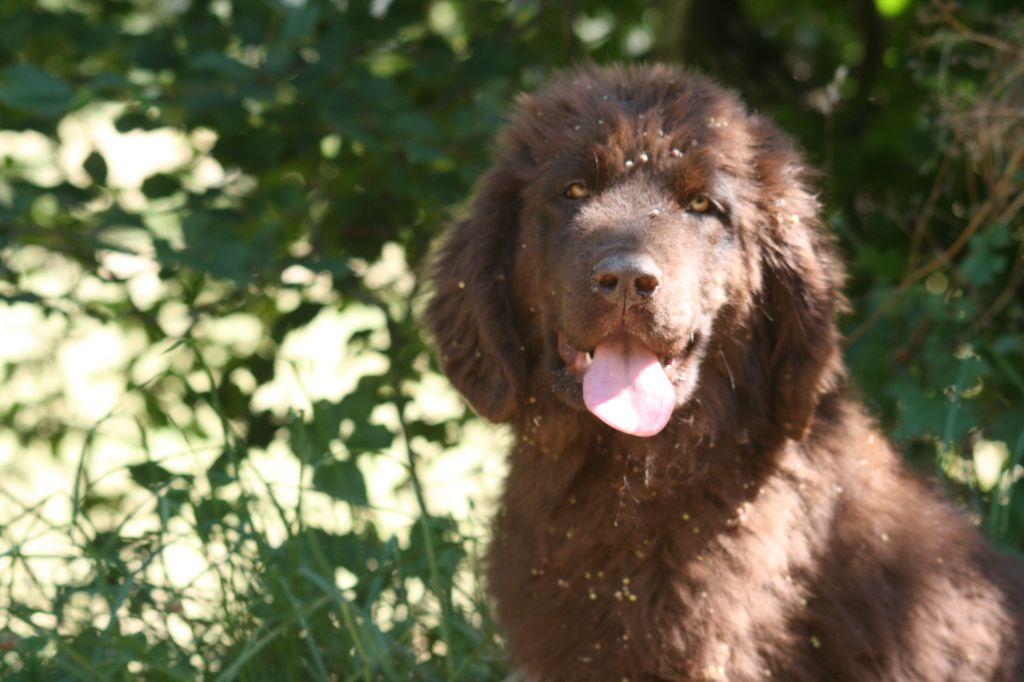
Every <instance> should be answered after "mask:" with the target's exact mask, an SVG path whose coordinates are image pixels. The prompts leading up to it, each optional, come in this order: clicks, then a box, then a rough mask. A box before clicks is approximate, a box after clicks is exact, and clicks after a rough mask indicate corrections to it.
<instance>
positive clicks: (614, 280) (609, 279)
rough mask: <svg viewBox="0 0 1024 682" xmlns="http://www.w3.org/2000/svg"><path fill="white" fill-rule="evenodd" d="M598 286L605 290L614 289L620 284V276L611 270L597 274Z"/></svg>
mask: <svg viewBox="0 0 1024 682" xmlns="http://www.w3.org/2000/svg"><path fill="white" fill-rule="evenodd" d="M597 286H599V287H601V288H602V289H604V290H605V291H614V290H615V288H616V287H617V286H619V278H618V277H617V276H616V275H615V274H613V273H611V272H602V273H601V274H599V275H598V276H597Z"/></svg>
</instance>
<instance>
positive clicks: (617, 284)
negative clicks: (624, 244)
mask: <svg viewBox="0 0 1024 682" xmlns="http://www.w3.org/2000/svg"><path fill="white" fill-rule="evenodd" d="M591 281H592V282H593V285H594V291H596V292H597V293H598V294H600V295H601V296H603V297H604V298H606V299H607V300H609V301H611V302H612V303H620V302H623V301H625V304H626V305H627V306H635V305H639V304H640V303H643V302H644V301H646V300H647V299H649V298H650V297H651V296H652V295H653V294H654V292H655V290H656V289H657V288H658V285H659V284H660V281H661V270H660V269H658V266H657V264H656V263H655V262H654V259H653V258H651V257H650V256H647V255H644V254H628V255H622V254H620V255H615V256H608V257H607V258H605V259H604V260H602V261H601V262H600V263H598V264H597V266H596V267H595V268H594V276H593V278H592V280H591Z"/></svg>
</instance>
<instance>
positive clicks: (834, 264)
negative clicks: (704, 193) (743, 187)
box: [758, 124, 845, 440]
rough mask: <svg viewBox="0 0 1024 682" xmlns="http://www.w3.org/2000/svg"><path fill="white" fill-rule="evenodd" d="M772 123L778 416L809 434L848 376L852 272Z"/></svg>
mask: <svg viewBox="0 0 1024 682" xmlns="http://www.w3.org/2000/svg"><path fill="white" fill-rule="evenodd" d="M765 125H766V126H768V127H769V128H770V129H771V130H770V131H769V134H770V135H771V136H770V137H768V138H762V139H763V140H766V141H767V142H766V144H765V145H764V146H762V148H761V150H762V153H761V155H760V159H759V163H758V170H759V173H760V175H761V181H762V190H763V194H762V201H761V202H760V203H761V206H760V207H759V212H760V214H761V216H762V221H761V229H760V230H759V231H758V234H759V237H760V241H761V253H762V267H763V273H762V277H763V287H764V288H763V298H762V304H763V307H764V315H765V316H766V317H767V325H768V328H769V330H770V331H769V337H770V343H771V351H770V359H769V363H768V381H769V382H770V383H769V386H770V388H769V391H770V396H771V418H772V419H773V421H774V422H775V423H776V424H779V425H780V426H782V428H783V429H784V432H785V434H786V435H787V436H788V437H790V438H793V439H795V440H802V439H803V438H804V437H805V436H806V435H807V433H808V431H809V429H810V426H811V420H812V417H813V415H814V410H815V407H816V406H817V404H818V400H819V398H820V397H821V395H822V394H823V393H825V392H826V391H828V390H830V389H832V388H834V386H835V384H836V383H837V382H838V381H839V380H840V379H841V376H842V371H843V370H842V362H841V358H840V351H839V333H838V330H837V327H836V320H835V318H836V315H837V313H838V312H839V311H840V310H841V309H843V308H844V307H845V299H844V298H843V295H842V284H843V279H844V273H843V268H842V265H840V262H839V260H838V259H837V258H836V256H835V254H834V252H833V246H832V243H831V239H830V238H829V237H828V235H827V233H826V230H825V227H824V225H823V224H822V221H821V218H820V216H819V205H818V201H817V199H816V197H815V196H814V194H813V193H812V192H811V191H810V189H809V188H808V180H807V176H808V175H809V174H810V171H809V170H808V169H807V168H806V166H805V165H804V163H803V161H802V160H801V159H800V157H799V155H798V154H797V153H796V152H795V151H794V150H793V148H792V146H791V143H790V142H789V141H788V139H786V138H785V137H784V136H782V135H781V134H780V133H778V132H776V131H775V130H774V126H770V124H765Z"/></svg>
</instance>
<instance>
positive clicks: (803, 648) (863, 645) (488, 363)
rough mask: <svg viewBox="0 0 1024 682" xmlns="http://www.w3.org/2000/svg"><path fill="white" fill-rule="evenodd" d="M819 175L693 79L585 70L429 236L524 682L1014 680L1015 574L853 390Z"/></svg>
mask: <svg viewBox="0 0 1024 682" xmlns="http://www.w3.org/2000/svg"><path fill="white" fill-rule="evenodd" d="M808 173H809V172H808V170H807V168H806V166H805V165H804V162H803V161H802V159H801V157H800V155H799V154H798V153H797V152H796V151H795V150H794V148H793V146H792V144H791V143H790V141H789V140H788V139H787V138H786V137H784V136H783V135H782V134H780V133H779V131H778V130H777V129H776V128H775V126H773V125H772V124H771V123H770V122H768V121H767V120H765V119H764V118H761V117H760V116H757V115H755V114H751V113H750V112H748V111H747V110H746V109H745V108H744V106H743V105H742V104H741V103H740V102H739V100H738V99H737V98H736V97H735V96H734V95H732V94H731V93H730V92H728V91H726V90H724V89H722V88H721V87H719V86H717V85H715V84H714V83H712V82H710V81H709V80H707V79H705V78H703V77H701V76H698V75H695V74H693V73H691V72H688V71H683V70H677V69H673V68H668V67H662V66H655V67H638V68H615V69H593V68H589V69H582V70H580V71H577V72H574V73H570V74H568V75H564V76H562V77H560V78H558V79H557V80H555V81H554V82H553V83H552V84H551V85H550V86H549V87H548V88H547V89H545V90H544V91H542V92H541V93H539V94H537V95H534V96H529V97H523V98H522V100H521V101H520V102H519V106H518V108H517V110H516V112H515V114H514V116H513V120H512V122H511V124H510V125H509V126H508V128H507V129H506V130H505V132H504V134H503V135H502V137H501V139H500V142H499V148H498V155H497V160H496V161H495V164H494V166H493V168H492V169H491V170H490V171H489V172H488V173H487V175H486V176H485V177H484V178H483V179H482V180H481V181H480V184H479V186H478V188H477V194H476V199H475V201H474V202H473V204H472V209H471V215H470V217H469V218H468V219H467V220H465V221H463V222H461V223H459V224H457V225H455V226H453V227H452V228H451V230H449V232H448V233H447V234H446V235H445V236H444V238H443V240H442V242H441V243H440V245H439V247H438V249H437V250H436V251H435V254H434V258H435V260H434V262H433V264H432V268H433V270H432V277H433V283H434V293H433V298H432V300H431V302H430V305H429V308H428V312H427V321H428V324H429V326H430V330H431V332H432V334H433V336H434V338H435V340H436V342H437V347H438V349H439V353H440V355H441V361H442V365H443V367H444V371H445V372H446V373H447V374H448V376H449V377H450V378H451V381H452V382H453V383H454V384H455V386H456V387H457V388H458V389H459V390H460V391H461V392H462V393H463V394H464V395H465V396H466V398H467V399H468V400H469V402H470V404H472V406H473V407H474V408H475V409H476V411H477V412H479V413H480V414H481V415H482V416H484V417H486V418H488V419H490V420H492V421H496V422H508V423H510V424H511V427H512V429H513V430H514V433H515V435H516V443H515V447H514V448H513V451H512V453H511V463H510V471H509V474H508V479H507V481H506V484H505V492H504V495H503V498H502V508H501V510H500V512H499V514H498V517H497V520H496V525H495V530H494V540H493V542H492V544H491V548H490V553H489V564H488V577H489V587H490V591H491V593H492V594H493V596H494V599H495V603H496V611H497V617H498V620H499V622H500V624H501V625H502V626H503V627H504V629H505V632H506V634H507V638H508V645H509V650H510V652H511V655H512V657H513V659H514V660H515V661H516V663H517V664H518V665H519V666H521V667H522V669H523V670H524V671H526V672H527V673H528V674H529V675H531V676H532V677H534V678H535V679H537V680H543V681H545V682H547V681H562V680H615V681H617V682H618V681H621V680H632V681H633V682H640V681H641V680H703V679H711V680H731V681H734V682H738V681H741V680H765V679H776V680H807V681H812V680H813V681H822V680H851V681H856V682H865V681H868V680H924V681H929V682H934V681H939V680H949V681H954V680H955V681H956V682H967V681H971V680H979V681H980V680H1021V679H1024V654H1022V648H1021V646H1022V637H1024V580H1022V577H1021V576H1022V572H1021V570H1020V568H1019V567H1018V566H1017V565H1016V564H1014V563H1013V562H1011V561H1010V560H1009V559H1008V558H1006V557H1004V556H1002V555H1000V554H998V553H997V552H995V551H994V550H993V549H991V548H990V547H989V546H988V545H987V544H986V543H985V542H984V541H983V540H982V539H981V537H980V536H979V535H978V534H977V533H976V532H975V531H974V530H973V529H972V528H970V527H969V525H968V524H967V523H966V522H965V521H964V519H963V518H962V517H961V516H960V515H959V514H958V513H957V512H955V511H954V510H952V509H951V508H950V507H949V506H947V505H946V504H944V503H942V502H940V501H938V500H937V499H936V498H935V497H934V496H933V495H932V494H931V493H930V492H929V491H927V490H926V489H925V488H924V487H923V486H922V485H921V484H920V483H919V482H918V481H917V480H915V479H914V478H913V477H911V476H909V475H908V474H907V473H906V472H905V471H904V469H903V467H902V466H901V463H900V460H899V458H898V457H897V456H896V455H895V454H894V453H893V451H892V450H891V449H890V447H889V446H888V445H887V443H886V442H885V440H884V439H883V438H882V437H881V436H879V435H878V433H877V432H876V430H875V428H874V427H873V426H872V424H871V422H870V420H869V419H868V418H867V417H865V415H864V413H863V412H862V410H861V408H860V407H859V406H858V405H857V404H856V403H855V402H852V401H851V400H850V399H848V398H847V397H845V394H844V390H843V384H844V369H843V365H842V359H841V355H840V351H839V346H838V335H837V331H836V326H835V316H836V312H837V310H839V309H840V308H841V307H842V306H843V298H842V294H841V292H840V287H841V285H842V281H843V270H842V267H841V266H840V264H839V263H838V262H837V260H836V256H835V253H834V251H833V248H832V245H831V243H830V240H829V237H828V236H827V235H826V234H825V231H824V229H823V226H822V224H821V221H820V219H819V216H818V208H819V207H818V204H817V201H816V200H815V196H814V194H813V190H812V189H811V188H810V187H809V185H808V180H807V176H808Z"/></svg>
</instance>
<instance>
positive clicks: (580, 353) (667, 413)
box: [558, 332, 699, 436]
mask: <svg viewBox="0 0 1024 682" xmlns="http://www.w3.org/2000/svg"><path fill="white" fill-rule="evenodd" d="M698 340H699V337H698V335H697V334H694V335H693V336H691V338H690V341H689V343H688V344H687V346H686V347H685V349H684V351H683V353H682V354H680V355H678V356H666V355H659V354H656V353H655V352H654V350H652V349H651V348H650V347H649V346H648V345H647V344H646V343H645V342H644V341H643V340H642V339H640V338H638V337H636V336H634V335H631V334H627V333H624V332H620V333H616V334H612V335H610V336H607V337H605V338H604V339H602V340H601V341H599V342H598V343H597V345H596V346H594V347H593V348H592V349H589V350H579V349H577V348H575V347H574V346H573V345H572V344H570V343H569V341H568V339H566V337H565V335H564V334H563V333H561V332H559V334H558V354H559V356H560V357H561V359H562V361H563V363H564V364H565V367H564V373H565V374H566V375H567V377H571V378H572V379H573V380H574V381H575V382H576V383H578V384H580V385H582V389H583V391H582V392H583V403H584V405H585V406H586V408H587V410H588V411H590V412H591V413H592V414H593V415H594V416H596V417H597V418H598V419H600V420H601V421H603V422H605V423H606V424H608V425H609V426H611V427H613V428H615V429H618V430H619V431H622V432H623V433H628V434H631V435H635V436H653V435H655V434H657V433H659V432H660V431H661V430H662V429H664V428H665V425H666V424H668V420H669V418H670V417H671V416H672V412H673V410H674V409H675V405H676V389H675V383H676V382H677V381H682V380H684V379H685V373H684V372H683V364H684V361H685V360H686V358H688V357H689V356H690V354H691V352H692V350H693V349H694V348H695V347H696V346H697V343H698Z"/></svg>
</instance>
